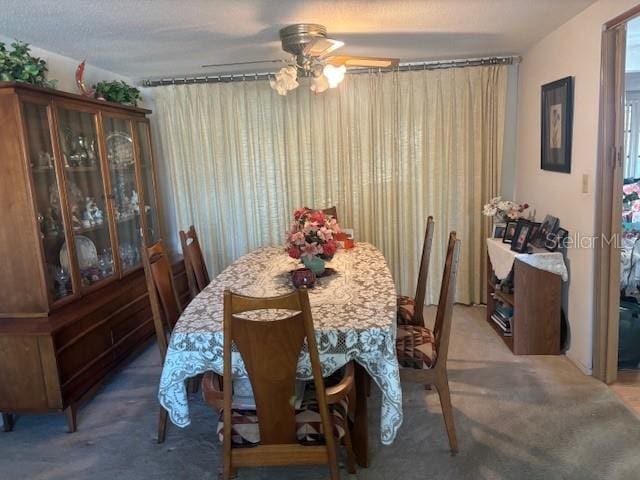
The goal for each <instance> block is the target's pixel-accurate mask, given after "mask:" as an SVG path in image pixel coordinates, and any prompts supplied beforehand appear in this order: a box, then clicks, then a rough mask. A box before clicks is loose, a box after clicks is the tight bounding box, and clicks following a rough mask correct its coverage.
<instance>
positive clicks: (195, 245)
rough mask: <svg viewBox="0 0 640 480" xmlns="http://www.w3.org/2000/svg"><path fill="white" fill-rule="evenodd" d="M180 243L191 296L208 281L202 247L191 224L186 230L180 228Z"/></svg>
mask: <svg viewBox="0 0 640 480" xmlns="http://www.w3.org/2000/svg"><path fill="white" fill-rule="evenodd" d="M180 243H181V244H182V256H183V257H184V264H185V270H186V272H187V281H188V282H189V290H190V291H191V297H192V298H193V297H195V296H196V295H197V294H198V293H200V292H201V291H202V290H203V289H204V288H205V287H206V286H207V285H209V283H210V281H211V280H210V279H209V272H208V271H207V265H206V264H205V262H204V256H203V255H202V248H201V247H200V242H199V240H198V234H197V233H196V229H195V227H194V226H193V225H191V226H190V227H189V230H187V231H186V232H185V231H184V230H180Z"/></svg>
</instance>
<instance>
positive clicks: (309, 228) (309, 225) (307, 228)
mask: <svg viewBox="0 0 640 480" xmlns="http://www.w3.org/2000/svg"><path fill="white" fill-rule="evenodd" d="M318 228H320V225H318V224H317V223H316V222H305V224H304V226H303V227H302V231H303V232H304V233H305V235H309V234H310V233H313V232H315V231H317V230H318Z"/></svg>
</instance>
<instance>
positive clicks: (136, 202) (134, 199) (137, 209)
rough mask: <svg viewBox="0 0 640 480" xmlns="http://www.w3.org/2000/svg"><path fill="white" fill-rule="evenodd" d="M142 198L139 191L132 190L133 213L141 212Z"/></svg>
mask: <svg viewBox="0 0 640 480" xmlns="http://www.w3.org/2000/svg"><path fill="white" fill-rule="evenodd" d="M139 202H140V200H139V198H138V192H136V191H135V190H133V191H132V192H131V210H132V211H133V213H140V203H139Z"/></svg>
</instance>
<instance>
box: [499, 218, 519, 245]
mask: <svg viewBox="0 0 640 480" xmlns="http://www.w3.org/2000/svg"><path fill="white" fill-rule="evenodd" d="M517 226H518V222H507V225H506V226H505V227H504V235H503V237H502V242H503V243H511V241H512V240H513V237H514V236H515V235H516V228H517Z"/></svg>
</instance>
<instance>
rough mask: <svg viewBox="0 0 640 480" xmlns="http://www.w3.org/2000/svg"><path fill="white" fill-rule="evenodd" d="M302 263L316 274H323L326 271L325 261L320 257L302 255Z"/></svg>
mask: <svg viewBox="0 0 640 480" xmlns="http://www.w3.org/2000/svg"><path fill="white" fill-rule="evenodd" d="M302 263H304V266H305V267H307V268H308V269H309V270H311V271H312V272H313V273H315V274H316V275H322V274H323V273H324V268H325V267H324V265H325V261H324V260H323V259H321V258H320V257H317V256H316V257H302Z"/></svg>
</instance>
